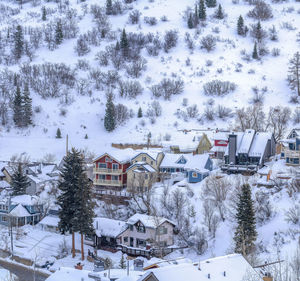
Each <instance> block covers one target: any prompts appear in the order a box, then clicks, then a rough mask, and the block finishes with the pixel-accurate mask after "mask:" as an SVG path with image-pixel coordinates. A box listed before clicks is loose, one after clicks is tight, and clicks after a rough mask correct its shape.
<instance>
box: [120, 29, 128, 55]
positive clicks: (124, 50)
mask: <svg viewBox="0 0 300 281" xmlns="http://www.w3.org/2000/svg"><path fill="white" fill-rule="evenodd" d="M120 47H121V50H122V53H123V56H124V57H127V56H128V52H129V44H128V39H127V34H126V31H125V28H124V29H123V31H122V35H121V40H120Z"/></svg>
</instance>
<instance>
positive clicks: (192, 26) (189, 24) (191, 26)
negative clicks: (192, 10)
mask: <svg viewBox="0 0 300 281" xmlns="http://www.w3.org/2000/svg"><path fill="white" fill-rule="evenodd" d="M187 24H188V28H190V29H192V28H194V19H193V16H192V14H190V16H189V19H188V22H187Z"/></svg>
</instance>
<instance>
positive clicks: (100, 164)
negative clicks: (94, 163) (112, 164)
mask: <svg viewBox="0 0 300 281" xmlns="http://www.w3.org/2000/svg"><path fill="white" fill-rule="evenodd" d="M98 168H100V169H101V168H102V169H103V168H106V164H105V163H98Z"/></svg>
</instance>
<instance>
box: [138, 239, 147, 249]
mask: <svg viewBox="0 0 300 281" xmlns="http://www.w3.org/2000/svg"><path fill="white" fill-rule="evenodd" d="M136 246H137V247H138V246H142V247H146V241H145V240H142V239H136Z"/></svg>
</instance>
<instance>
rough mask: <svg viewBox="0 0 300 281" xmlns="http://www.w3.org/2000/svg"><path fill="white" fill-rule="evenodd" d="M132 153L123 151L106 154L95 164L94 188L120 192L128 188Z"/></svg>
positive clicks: (95, 161)
mask: <svg viewBox="0 0 300 281" xmlns="http://www.w3.org/2000/svg"><path fill="white" fill-rule="evenodd" d="M131 155H132V153H131V151H130V152H128V151H125V150H121V151H120V152H119V153H113V155H112V153H110V154H109V153H104V154H102V155H100V156H99V157H97V158H96V159H95V160H94V161H93V162H94V169H93V174H94V180H93V183H94V186H95V187H96V189H100V190H101V189H110V190H117V191H120V190H122V189H123V188H125V187H126V183H127V173H126V170H127V169H128V168H129V166H130V159H131Z"/></svg>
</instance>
